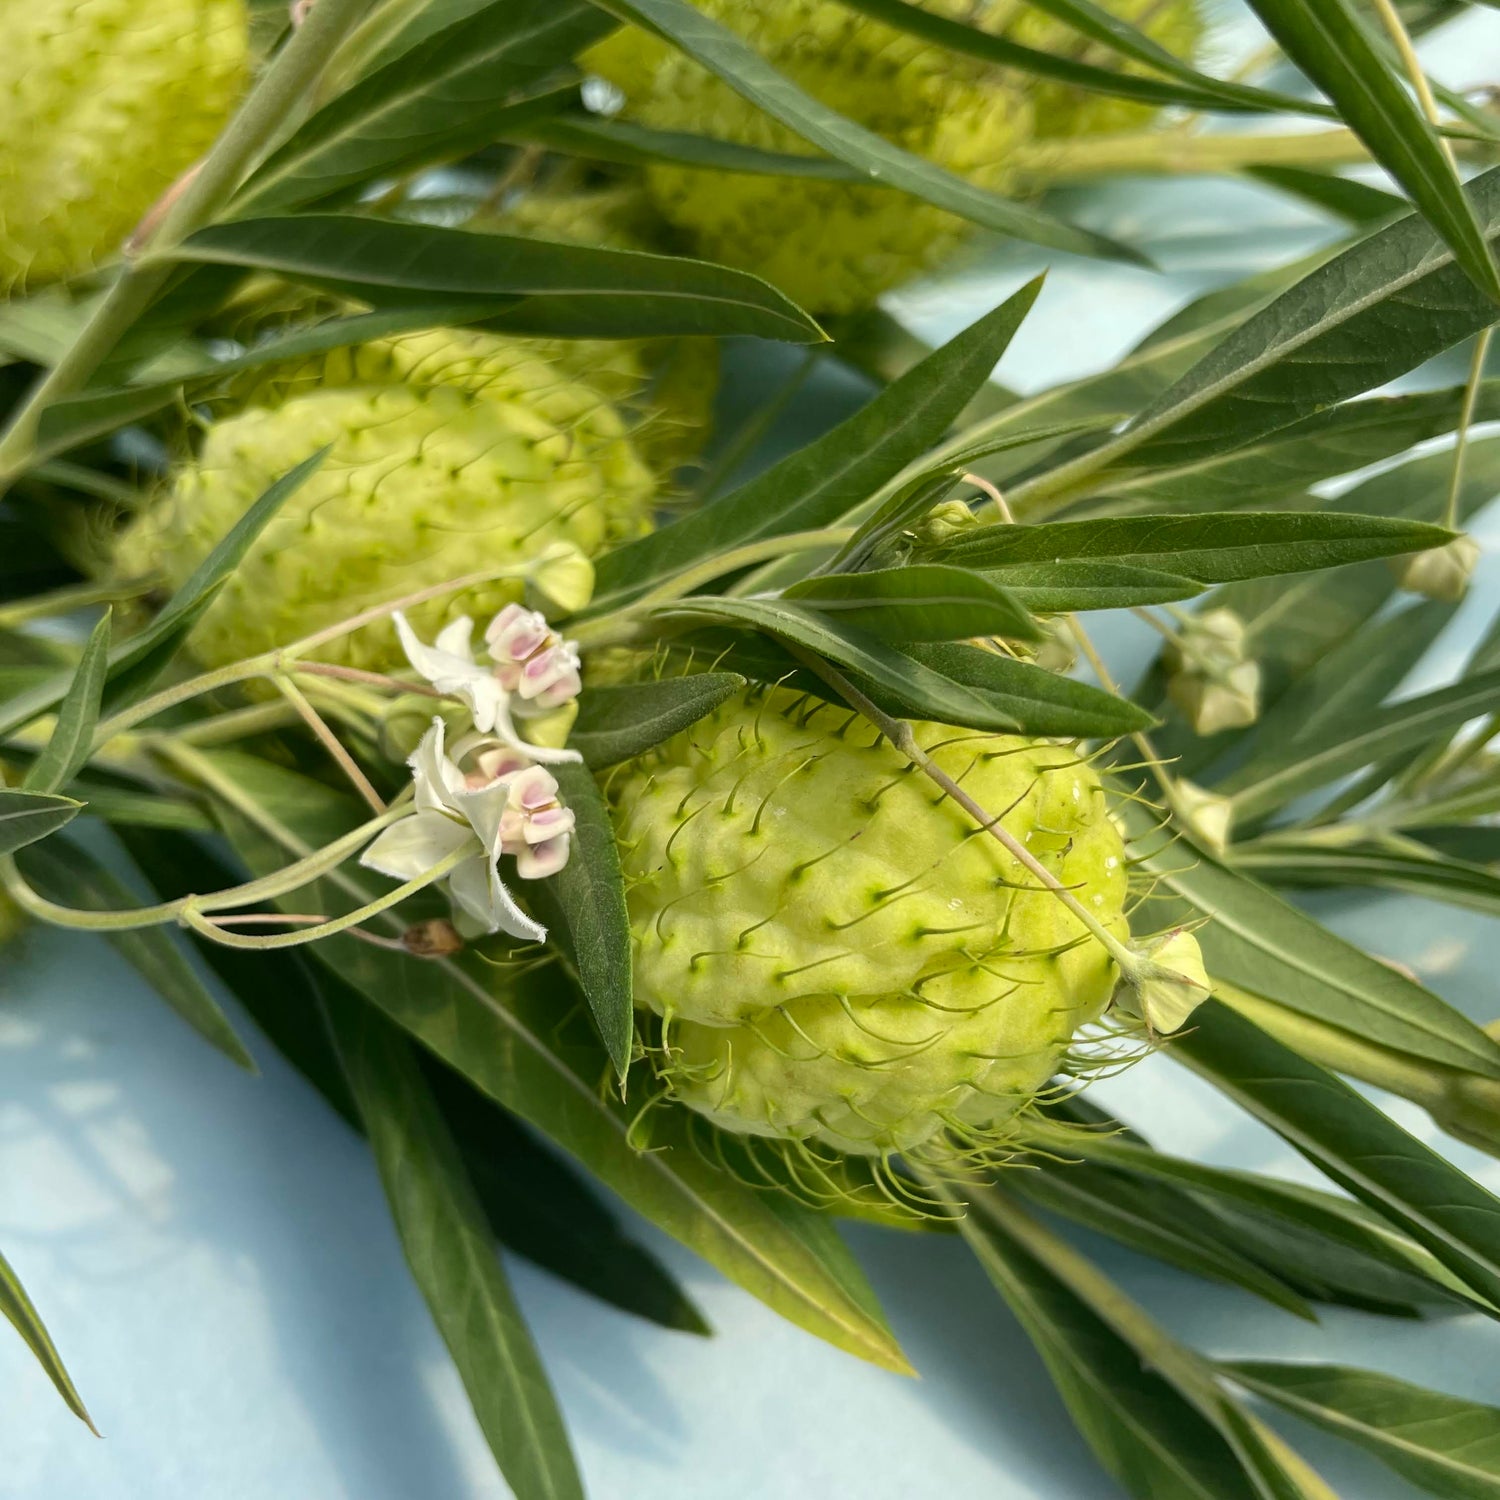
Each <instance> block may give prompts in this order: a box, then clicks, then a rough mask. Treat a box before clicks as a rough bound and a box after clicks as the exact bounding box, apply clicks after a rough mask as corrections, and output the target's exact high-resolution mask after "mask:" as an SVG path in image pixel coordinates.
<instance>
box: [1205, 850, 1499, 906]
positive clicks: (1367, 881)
mask: <svg viewBox="0 0 1500 1500" xmlns="http://www.w3.org/2000/svg"><path fill="white" fill-rule="evenodd" d="M1234 858H1235V864H1236V865H1238V866H1239V867H1240V868H1242V869H1246V870H1251V871H1253V872H1254V873H1255V874H1256V875H1257V876H1258V877H1259V878H1260V879H1262V880H1270V881H1274V882H1275V883H1276V884H1277V885H1289V886H1296V887H1299V888H1307V887H1314V888H1317V887H1323V886H1334V887H1341V886H1374V887H1376V888H1378V889H1380V890H1387V891H1400V892H1402V893H1403V894H1405V895H1409V896H1426V897H1427V898H1429V899H1430V900H1433V901H1446V902H1448V903H1449V904H1450V905H1451V906H1462V907H1465V908H1467V909H1468V910H1469V911H1477V912H1483V913H1484V914H1485V915H1486V916H1492V917H1500V874H1496V872H1495V871H1493V870H1491V869H1489V868H1488V867H1487V866H1485V865H1476V864H1469V863H1467V862H1466V861H1464V860H1459V859H1453V858H1452V857H1451V856H1447V855H1441V854H1438V853H1437V852H1436V851H1433V852H1432V853H1429V854H1417V853H1413V852H1411V851H1408V850H1405V849H1382V848H1378V847H1373V846H1372V847H1369V848H1363V847H1359V848H1353V849H1330V848H1328V847H1326V846H1320V845H1318V844H1314V843H1310V842H1309V843H1306V844H1299V843H1296V842H1295V841H1293V840H1291V839H1277V840H1275V841H1274V842H1268V843H1266V844H1264V845H1256V844H1248V845H1245V846H1244V847H1243V848H1239V849H1236V850H1235V856H1234Z"/></svg>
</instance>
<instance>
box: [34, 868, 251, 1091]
mask: <svg viewBox="0 0 1500 1500" xmlns="http://www.w3.org/2000/svg"><path fill="white" fill-rule="evenodd" d="M17 863H18V864H19V866H20V869H21V873H22V874H23V875H24V876H25V877H26V880H27V882H28V883H29V884H30V885H32V886H34V887H35V889H36V890H37V891H38V892H39V893H40V894H41V895H43V896H45V897H46V898H47V899H48V900H49V901H57V902H61V903H62V904H63V905H66V906H75V907H80V908H82V909H83V910H84V911H113V910H119V909H121V908H123V907H131V906H138V905H139V904H140V898H139V897H138V896H137V895H136V893H135V892H134V891H132V890H131V889H130V887H129V886H127V885H125V884H124V882H122V881H121V880H119V879H117V878H116V877H115V876H114V875H113V874H111V873H110V871H109V870H107V869H106V868H105V867H104V866H103V865H102V864H100V863H99V861H98V860H97V859H95V858H94V856H93V855H92V854H90V853H89V852H88V851H87V850H86V849H84V848H82V847H81V846H80V845H78V844H76V843H74V842H73V841H72V840H70V839H57V840H55V841H53V842H51V843H46V844H40V845H38V846H37V847H36V848H34V849H28V850H27V851H26V852H25V853H24V854H23V855H22V856H21V857H20V859H19V860H18V861H17ZM104 936H105V938H106V939H107V940H108V942H109V944H110V946H111V947H112V948H113V949H114V950H115V951H116V952H117V953H118V954H120V956H121V957H122V958H124V959H125V960H126V962H128V963H129V964H130V966H131V967H132V968H133V969H135V970H136V972H137V973H138V974H139V975H140V976H141V978H142V979H144V980H145V981H146V982H147V983H148V984H149V985H150V986H151V988H152V989H153V990H155V991H156V993H157V994H158V995H159V996H160V997H161V998H162V999H163V1000H164V1001H166V1003H167V1004H168V1005H169V1006H171V1008H172V1009H173V1010H175V1011H176V1012H177V1014H178V1015H179V1016H180V1017H181V1018H182V1019H183V1020H184V1021H186V1022H187V1024H188V1025H189V1026H191V1027H192V1028H193V1030H194V1031H196V1032H197V1033H198V1035H199V1036H201V1037H202V1038H203V1040H204V1041H206V1042H207V1043H208V1044H209V1046H211V1047H214V1048H216V1049H217V1050H218V1051H220V1052H222V1053H223V1054H224V1056H225V1057H227V1058H228V1059H229V1060H230V1061H231V1062H232V1063H235V1064H236V1065H238V1066H239V1067H241V1068H244V1069H245V1070H246V1071H247V1072H250V1073H254V1072H255V1071H256V1067H255V1059H254V1058H253V1057H251V1055H250V1053H249V1052H248V1051H247V1050H246V1047H245V1044H244V1043H243V1042H242V1041H241V1040H240V1038H239V1036H238V1034H237V1033H236V1031H235V1029H234V1027H233V1025H232V1024H231V1023H230V1020H229V1017H228V1016H226V1015H225V1014H224V1011H223V1008H222V1007H221V1006H220V1004H219V1002H218V1000H217V999H216V998H215V997H214V995H213V993H212V992H211V991H210V990H209V988H208V987H207V985H205V984H204V983H203V981H202V980H201V979H200V978H199V977H198V973H197V971H196V970H195V969H194V968H193V966H192V965H191V964H190V963H189V962H188V961H187V958H186V956H185V955H184V954H183V951H182V949H181V948H179V947H178V946H177V942H176V940H175V939H174V937H173V935H172V933H171V932H170V930H169V929H167V928H165V927H139V928H135V929H133V930H129V931H125V932H107V933H105V934H104Z"/></svg>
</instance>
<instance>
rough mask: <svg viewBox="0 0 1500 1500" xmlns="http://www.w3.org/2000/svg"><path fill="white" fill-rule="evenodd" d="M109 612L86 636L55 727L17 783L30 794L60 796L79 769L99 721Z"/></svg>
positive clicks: (106, 654)
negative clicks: (24, 775)
mask: <svg viewBox="0 0 1500 1500" xmlns="http://www.w3.org/2000/svg"><path fill="white" fill-rule="evenodd" d="M112 620H113V611H112V610H109V609H106V610H105V611H104V613H103V615H102V616H100V618H99V622H98V624H96V625H95V626H94V628H93V630H92V631H91V632H90V634H89V638H88V641H87V643H86V644H85V645H84V648H83V655H82V656H80V657H79V658H78V667H77V670H76V671H75V672H74V673H73V681H72V683H71V684H70V685H69V687H68V691H67V693H66V694H65V695H64V697H63V701H62V704H61V705H60V706H59V708H58V710H57V725H56V727H55V728H54V729H53V731H52V738H51V739H49V740H48V741H47V748H46V749H45V750H43V751H42V753H41V754H40V755H39V756H37V758H36V759H35V760H34V761H32V763H31V765H30V767H29V768H28V769H27V772H26V777H25V780H24V781H23V782H22V783H21V784H22V786H24V787H25V788H26V790H27V791H31V792H60V791H61V790H62V789H63V788H64V787H65V786H67V784H68V783H69V782H70V781H72V779H73V778H74V777H75V776H76V775H77V774H78V773H79V771H81V770H82V769H83V766H84V762H85V761H87V760H88V758H89V751H90V749H91V748H92V746H93V740H94V725H95V724H96V723H97V722H98V720H99V700H100V697H101V695H102V694H103V692H104V674H105V672H106V671H107V670H108V668H109V632H110V625H111V621H112Z"/></svg>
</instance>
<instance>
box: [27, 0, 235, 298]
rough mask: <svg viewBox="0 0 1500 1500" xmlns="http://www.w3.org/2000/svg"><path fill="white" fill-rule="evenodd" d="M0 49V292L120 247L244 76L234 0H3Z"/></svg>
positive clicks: (197, 150)
mask: <svg viewBox="0 0 1500 1500" xmlns="http://www.w3.org/2000/svg"><path fill="white" fill-rule="evenodd" d="M4 38H5V46H4V47H3V49H0V293H3V292H7V291H9V290H10V289H12V288H13V287H16V286H18V285H19V286H34V285H37V284H39V283H41V282H45V281H53V280H57V279H59V278H61V277H67V276H73V275H76V274H77V273H79V272H80V271H85V270H87V269H88V268H89V267H91V266H92V265H94V264H95V263H96V262H98V261H99V260H101V259H103V258H105V257H107V256H108V255H110V254H111V253H112V252H113V251H115V250H116V249H118V248H119V246H120V243H121V242H122V241H123V240H124V238H125V237H126V235H128V234H129V233H130V231H131V229H132V228H134V227H135V225H136V224H137V223H138V222H139V220H140V219H141V216H142V215H143V214H144V213H145V212H146V210H147V209H149V208H150V207H151V205H152V204H153V203H154V202H155V201H156V200H157V199H158V198H159V197H160V196H161V194H162V193H163V192H164V191H165V190H166V189H167V188H168V187H169V186H170V185H171V184H172V182H173V181H174V180H175V179H176V178H177V177H178V176H179V175H180V174H181V173H182V172H183V171H185V170H186V169H187V168H188V167H190V166H191V165H192V164H193V162H195V161H196V160H197V159H198V158H199V157H200V156H201V155H202V154H203V152H204V151H205V150H206V149H207V148H208V146H209V145H210V143H211V142H212V141H213V139H214V137H215V136H217V135H218V133H219V131H220V129H221V128H222V127H223V125H224V122H225V121H226V120H227V119H228V117H229V113H230V111H231V110H232V109H233V107H234V105H235V102H236V100H237V99H238V98H239V95H240V92H241V90H242V88H243V86H244V83H245V78H246V74H247V50H248V45H249V38H248V23H247V19H246V13H245V7H244V3H243V0H152V3H150V4H142V3H140V0H14V3H12V4H10V5H9V6H7V7H6V13H5V28H4Z"/></svg>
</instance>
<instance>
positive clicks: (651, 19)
mask: <svg viewBox="0 0 1500 1500" xmlns="http://www.w3.org/2000/svg"><path fill="white" fill-rule="evenodd" d="M596 3H597V4H598V5H599V7H600V8H601V9H602V10H607V11H608V12H609V13H610V14H611V15H612V16H615V17H617V18H618V19H620V20H622V21H632V22H635V23H636V24H637V25H640V26H643V27H645V28H646V30H648V31H651V32H654V33H656V34H658V35H660V36H663V37H665V38H666V39H667V40H668V41H670V42H671V43H672V44H673V45H674V46H675V47H677V48H679V49H680V50H681V51H683V52H685V53H687V55H688V56H689V57H691V58H692V59H693V60H694V61H695V62H698V63H701V64H702V65H703V66H704V67H705V68H707V69H708V70H709V71H710V72H711V73H714V74H716V75H717V76H718V77H720V78H722V79H723V80H724V82H725V83H726V84H728V85H729V87H730V88H732V89H733V90H734V91H735V92H736V93H737V94H740V95H741V96H742V97H743V98H745V99H747V100H748V101H749V102H750V103H751V104H754V105H756V106H758V107H759V108H760V109H763V110H764V111H765V112H766V113H767V114H768V115H770V116H771V117H772V118H773V119H776V120H779V121H781V123H782V124H783V125H785V126H787V127H788V129H790V130H793V131H795V132H796V133H797V134H798V135H799V136H801V137H802V138H803V139H804V140H805V141H808V142H810V143H811V144H812V145H814V146H817V147H819V148H820V149H821V150H823V151H826V152H827V153H828V155H829V156H833V157H836V158H837V159H838V160H840V161H845V162H848V163H849V165H850V166H852V167H857V168H859V170H860V171H862V172H864V173H865V174H866V180H867V181H868V182H870V183H873V184H880V185H884V186H887V187H893V188H901V189H903V190H904V191H906V192H908V193H911V194H912V195H913V197H917V198H921V199H923V200H924V201H926V202H928V203H931V204H934V205H935V206H936V207H938V208H945V209H947V210H948V211H949V212H950V213H954V214H957V215H958V216H959V217H960V218H964V219H969V220H971V221H972V222H973V223H975V224H980V225H982V226H983V227H984V228H986V229H993V230H996V231H998V232H999V233H1001V234H1007V235H1011V236H1012V237H1014V238H1015V239H1019V240H1027V241H1030V242H1031V243H1033V244H1037V245H1046V246H1049V247H1050V248H1052V249H1054V250H1068V251H1072V252H1073V253H1074V254H1077V255H1095V256H1105V257H1108V258H1110V259H1116V260H1126V261H1133V262H1137V263H1143V262H1142V261H1141V257H1140V256H1139V255H1138V254H1136V253H1135V252H1134V251H1132V250H1129V249H1127V248H1126V247H1125V246H1123V245H1119V244H1116V243H1115V242H1114V241H1113V240H1109V239H1106V238H1104V236H1102V235H1097V234H1093V233H1091V232H1089V231H1088V230H1085V229H1079V228H1078V227H1076V226H1075V225H1072V224H1066V223H1064V222H1063V221H1062V220H1060V219H1054V218H1052V217H1051V216H1050V215H1048V214H1044V213H1042V212H1040V211H1038V210H1036V209H1031V208H1026V207H1024V206H1023V205H1021V204H1018V203H1013V202H1011V201H1009V200H1008V199H1005V198H1000V197H997V196H996V195H995V194H993V193H987V192H985V191H984V190H983V189H981V188H976V187H974V186H972V185H971V184H969V183H967V182H965V181H964V180H963V179H962V178H961V177H955V176H953V174H952V173H950V172H946V171H944V170H943V169H942V168H941V167H937V166H934V165H933V164H932V163H931V162H928V161H924V160H923V159H922V158H921V157H918V156H913V155H911V154H910V153H909V152H906V151H903V150H901V148H900V147H898V146H893V145H892V144H891V143H890V142H889V141H887V140H885V139H884V138H883V137H882V136H878V135H876V134H874V132H872V131H869V130H866V129H865V128H864V127H863V126H860V125H856V124H855V123H854V122H853V121H852V120H849V119H846V118H845V117H844V116H843V115H840V114H837V113H836V112H835V111H833V110H831V109H829V108H828V107H827V106H826V105H824V104H821V103H819V102H818V101H817V100H816V99H814V98H812V97H811V96H810V95H808V94H804V93H803V92H802V90H801V89H799V88H798V87H797V86H796V85H795V84H793V83H791V82H790V81H789V80H788V79H786V78H784V77H783V76H782V75H781V74H780V73H778V72H777V71H776V70H775V69H774V68H772V67H771V66H770V65H769V64H768V63H767V62H766V61H765V59H764V58H762V57H761V56H760V54H759V53H758V52H756V51H755V50H754V48H752V47H750V46H748V45H747V44H746V43H745V42H743V41H741V40H740V38H739V37H737V36H736V35H735V34H734V32H732V31H730V30H729V29H728V28H727V27H725V26H721V25H720V24H719V23H718V22H717V21H715V20H713V19H712V18H711V17H709V16H706V15H704V14H703V13H702V12H701V11H699V10H696V9H695V8H694V7H693V6H691V5H689V4H688V3H687V0H596Z"/></svg>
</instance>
